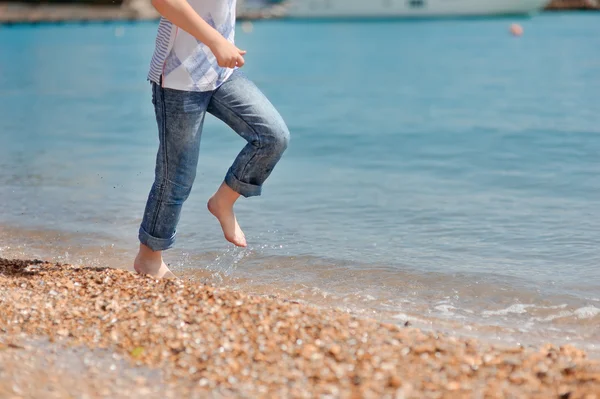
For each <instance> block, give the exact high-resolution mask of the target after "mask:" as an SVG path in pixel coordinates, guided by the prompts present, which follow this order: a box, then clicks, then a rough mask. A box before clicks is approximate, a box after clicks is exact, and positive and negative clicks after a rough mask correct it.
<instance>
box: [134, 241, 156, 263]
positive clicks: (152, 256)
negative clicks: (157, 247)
mask: <svg viewBox="0 0 600 399" xmlns="http://www.w3.org/2000/svg"><path fill="white" fill-rule="evenodd" d="M138 256H139V257H141V258H143V259H145V260H149V261H151V260H162V251H153V250H152V249H150V248H149V247H147V246H146V245H144V244H140V251H139V255H138Z"/></svg>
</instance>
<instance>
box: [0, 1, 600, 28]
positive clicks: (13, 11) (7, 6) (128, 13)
mask: <svg viewBox="0 0 600 399" xmlns="http://www.w3.org/2000/svg"><path fill="white" fill-rule="evenodd" d="M599 10H600V2H597V1H595V0H554V1H552V2H551V3H550V4H548V6H547V7H546V8H545V9H544V11H545V12H556V11H599ZM159 17H160V16H159V14H158V13H157V12H156V10H155V9H154V8H153V7H152V6H151V4H150V2H149V1H148V2H145V1H131V2H124V3H123V4H122V5H119V6H115V5H74V4H53V5H51V4H47V3H40V4H36V5H30V4H27V3H2V2H1V1H0V25H2V24H6V25H12V24H39V23H77V22H79V23H86V22H117V21H122V22H134V21H158V19H159ZM284 18H285V10H284V9H282V8H280V7H277V6H275V7H273V8H264V9H259V10H247V11H243V12H240V13H239V14H238V20H239V21H240V22H242V21H258V20H268V19H284Z"/></svg>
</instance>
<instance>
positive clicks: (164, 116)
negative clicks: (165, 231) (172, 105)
mask: <svg viewBox="0 0 600 399" xmlns="http://www.w3.org/2000/svg"><path fill="white" fill-rule="evenodd" d="M158 90H160V91H161V93H160V99H159V101H160V108H161V111H162V123H161V132H160V136H161V137H160V138H161V139H162V142H163V145H162V147H163V151H162V152H163V153H162V158H163V170H164V176H169V169H168V168H169V167H168V158H167V137H166V135H167V110H166V107H165V97H164V95H165V93H164V91H163V90H162V88H157V91H158ZM164 181H167V182H168V181H169V179H168V178H167V177H161V182H160V190H159V193H158V201H157V203H156V211H155V212H154V215H153V219H152V223H151V226H152V233H150V235H152V236H153V237H154V235H153V234H154V230H155V229H156V223H158V214H159V213H160V207H161V206H162V203H163V196H164V193H165V186H166V184H164Z"/></svg>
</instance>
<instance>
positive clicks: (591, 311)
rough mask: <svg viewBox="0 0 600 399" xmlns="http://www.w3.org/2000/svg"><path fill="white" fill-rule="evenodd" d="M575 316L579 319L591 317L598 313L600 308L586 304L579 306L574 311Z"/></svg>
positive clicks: (599, 313)
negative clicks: (582, 306)
mask: <svg viewBox="0 0 600 399" xmlns="http://www.w3.org/2000/svg"><path fill="white" fill-rule="evenodd" d="M574 313H575V316H577V317H578V318H580V319H591V318H592V317H595V316H598V315H600V309H598V308H597V307H595V306H586V307H584V308H579V309H577V310H576V311H575V312H574Z"/></svg>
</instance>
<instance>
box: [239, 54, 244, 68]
mask: <svg viewBox="0 0 600 399" xmlns="http://www.w3.org/2000/svg"><path fill="white" fill-rule="evenodd" d="M245 63H246V60H244V57H242V56H239V57H238V58H237V66H238V67H240V68H241V67H243V66H244V64H245Z"/></svg>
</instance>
